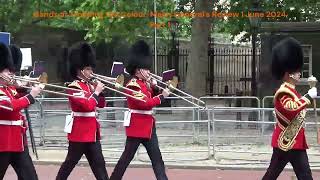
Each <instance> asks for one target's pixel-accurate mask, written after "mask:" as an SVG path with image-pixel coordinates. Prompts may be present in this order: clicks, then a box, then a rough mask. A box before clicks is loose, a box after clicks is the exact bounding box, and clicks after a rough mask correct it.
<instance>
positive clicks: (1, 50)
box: [0, 42, 14, 71]
mask: <svg viewBox="0 0 320 180" xmlns="http://www.w3.org/2000/svg"><path fill="white" fill-rule="evenodd" d="M4 69H9V70H10V71H14V65H13V62H12V56H11V52H10V49H9V47H8V46H7V45H5V44H3V43H1V42H0V71H3V70H4Z"/></svg>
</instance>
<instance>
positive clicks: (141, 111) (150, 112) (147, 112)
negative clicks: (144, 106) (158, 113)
mask: <svg viewBox="0 0 320 180" xmlns="http://www.w3.org/2000/svg"><path fill="white" fill-rule="evenodd" d="M130 112H131V113H137V114H148V115H152V113H153V111H152V110H150V111H144V110H136V109H130Z"/></svg>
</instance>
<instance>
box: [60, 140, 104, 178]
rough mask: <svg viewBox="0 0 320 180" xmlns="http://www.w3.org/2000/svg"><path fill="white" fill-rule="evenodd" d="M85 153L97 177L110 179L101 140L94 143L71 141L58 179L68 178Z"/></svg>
mask: <svg viewBox="0 0 320 180" xmlns="http://www.w3.org/2000/svg"><path fill="white" fill-rule="evenodd" d="M83 154H85V156H86V158H87V159H88V162H89V165H90V167H91V170H92V172H93V174H94V176H95V177H96V179H98V180H108V179H109V177H108V173H107V170H106V165H105V161H104V157H103V154H102V149H101V144H100V141H96V142H92V143H91V142H90V143H83V142H70V141H69V147H68V154H67V157H66V159H65V161H64V162H63V163H62V165H61V167H60V169H59V172H58V175H57V177H56V179H57V180H66V179H67V178H68V176H69V175H70V173H71V171H72V170H73V169H74V167H75V166H76V165H77V164H78V162H79V160H80V159H81V157H82V155H83Z"/></svg>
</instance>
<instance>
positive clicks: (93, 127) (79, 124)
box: [68, 80, 106, 142]
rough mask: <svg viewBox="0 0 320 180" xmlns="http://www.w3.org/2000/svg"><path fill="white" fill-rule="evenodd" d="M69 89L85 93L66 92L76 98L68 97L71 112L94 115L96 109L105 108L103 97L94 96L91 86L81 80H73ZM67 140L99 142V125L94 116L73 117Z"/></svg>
mask: <svg viewBox="0 0 320 180" xmlns="http://www.w3.org/2000/svg"><path fill="white" fill-rule="evenodd" d="M69 87H70V88H77V89H81V90H84V91H85V93H82V92H79V91H73V90H68V94H71V95H75V96H78V97H69V103H70V107H71V110H72V111H73V112H80V113H89V112H91V113H95V112H96V107H100V108H103V107H105V105H106V102H105V99H104V97H103V96H99V97H98V96H97V95H96V94H94V93H93V90H92V89H93V87H92V85H91V84H89V83H87V82H84V81H82V80H81V81H80V80H75V81H73V82H72V83H71V84H70V85H69ZM68 140H69V141H72V142H95V141H96V140H100V124H99V122H98V121H97V118H96V116H95V115H93V116H91V117H84V116H74V120H73V126H72V131H71V133H68Z"/></svg>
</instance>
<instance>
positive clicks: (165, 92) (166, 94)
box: [162, 88, 170, 97]
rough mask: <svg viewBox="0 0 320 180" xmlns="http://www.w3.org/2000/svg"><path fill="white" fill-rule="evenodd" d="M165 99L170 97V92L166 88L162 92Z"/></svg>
mask: <svg viewBox="0 0 320 180" xmlns="http://www.w3.org/2000/svg"><path fill="white" fill-rule="evenodd" d="M162 95H163V97H168V96H169V95H170V90H169V89H168V88H165V89H163V90H162Z"/></svg>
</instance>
